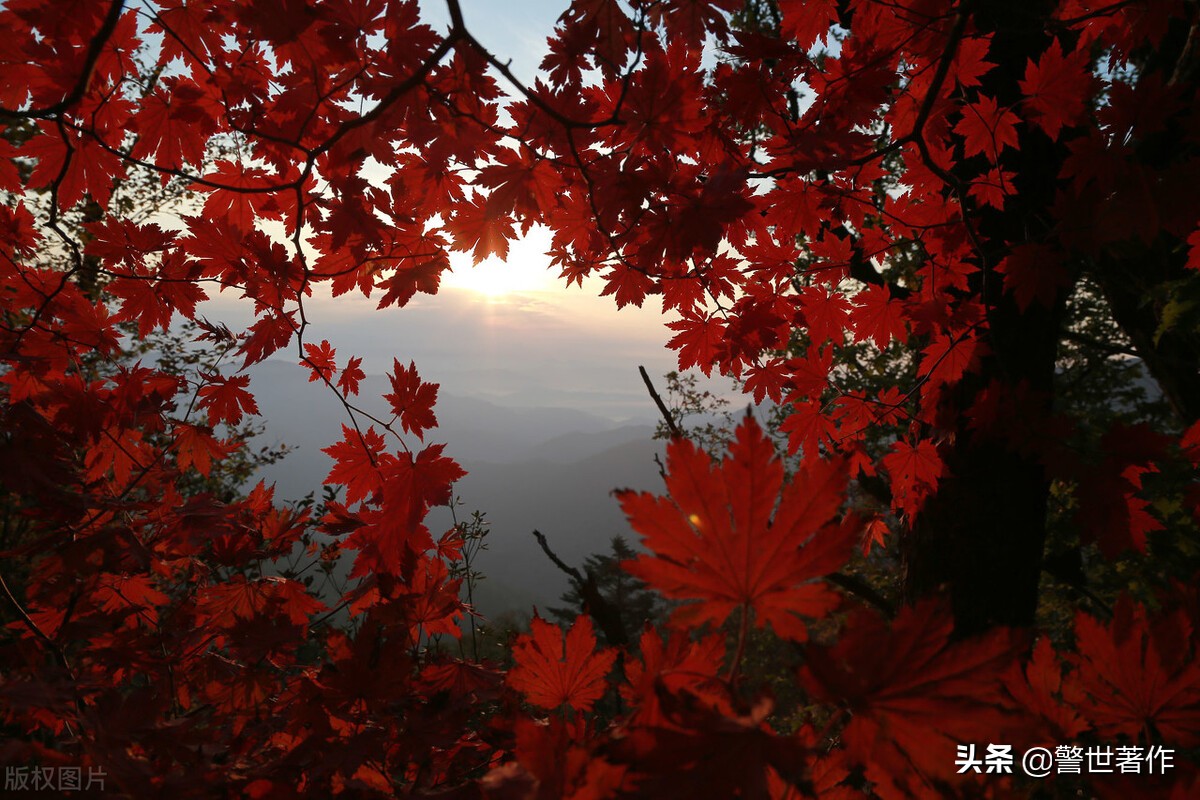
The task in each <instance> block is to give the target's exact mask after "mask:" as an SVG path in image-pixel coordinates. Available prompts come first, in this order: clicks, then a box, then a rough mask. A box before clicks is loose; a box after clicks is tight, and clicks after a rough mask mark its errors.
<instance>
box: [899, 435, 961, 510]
mask: <svg viewBox="0 0 1200 800" xmlns="http://www.w3.org/2000/svg"><path fill="white" fill-rule="evenodd" d="M883 467H884V469H886V470H887V471H888V474H889V475H891V476H892V494H893V497H892V506H893V507H894V508H895V509H896V510H897V511H902V512H904V513H905V514H907V515H908V516H909V517H910V518H911V517H915V516H916V515H917V513H918V512H919V511H920V510H921V507H922V506H923V505H924V504H925V500H926V499H928V498H929V496H930V495H932V494H933V493H934V491H936V489H937V485H938V481H940V480H941V479H942V477H943V476H944V475H945V472H946V467H945V464H943V463H942V457H941V456H940V455H938V451H937V447H936V446H935V445H934V444H933V442H930V441H927V440H924V439H923V440H921V441H919V442H917V443H916V444H915V445H912V444H909V443H908V442H894V443H893V444H892V452H890V453H888V454H887V455H886V456H884V457H883Z"/></svg>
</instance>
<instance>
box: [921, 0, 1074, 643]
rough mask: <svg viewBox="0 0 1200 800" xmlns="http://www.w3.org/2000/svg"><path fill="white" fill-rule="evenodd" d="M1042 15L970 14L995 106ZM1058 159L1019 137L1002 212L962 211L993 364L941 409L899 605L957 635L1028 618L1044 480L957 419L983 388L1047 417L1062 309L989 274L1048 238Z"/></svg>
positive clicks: (979, 8)
mask: <svg viewBox="0 0 1200 800" xmlns="http://www.w3.org/2000/svg"><path fill="white" fill-rule="evenodd" d="M1051 7H1052V4H1050V3H1036V4H1035V3H1025V4H1018V5H1013V4H1011V3H1008V2H982V3H978V4H976V5H975V6H973V7H972V8H973V17H972V22H973V24H974V26H975V28H976V29H977V30H981V31H991V32H994V38H993V40H992V46H991V50H990V53H989V58H988V60H989V61H991V62H993V63H996V64H998V65H999V66H997V67H996V68H995V69H993V70H992V71H991V72H990V73H989V74H988V75H987V76H985V78H984V86H983V87H982V88H981V89H980V93H981V94H986V95H989V96H992V97H995V98H996V99H997V100H998V101H999V103H1000V104H1001V106H1005V105H1014V104H1016V103H1017V102H1018V101H1019V100H1020V97H1021V92H1020V88H1019V86H1018V82H1019V81H1020V79H1021V78H1022V77H1023V76H1024V71H1025V65H1026V64H1027V63H1028V61H1029V59H1030V58H1034V59H1036V58H1037V56H1038V54H1040V53H1041V52H1042V51H1043V50H1044V49H1045V48H1046V46H1047V44H1048V42H1049V36H1048V35H1047V34H1046V33H1045V28H1044V25H1043V14H1045V13H1047V12H1048V11H1049V10H1050V8H1051ZM1024 127H1025V126H1022V128H1024ZM1063 154H1064V151H1063V149H1062V148H1061V147H1059V146H1058V145H1057V144H1056V143H1054V142H1052V141H1050V139H1049V138H1048V137H1046V136H1045V134H1043V133H1042V132H1040V131H1036V130H1026V129H1023V130H1022V131H1021V134H1020V146H1019V151H1011V150H1010V151H1008V152H1007V153H1006V154H1005V156H1004V164H1005V166H1006V168H1008V169H1010V170H1014V171H1015V172H1016V175H1017V177H1016V179H1015V184H1016V191H1015V192H1014V193H1013V194H1011V195H1010V196H1009V197H1008V198H1007V201H1006V204H1005V207H1004V210H1003V211H1002V212H1001V211H996V210H992V209H988V208H984V209H978V208H977V209H975V210H972V211H968V213H969V214H971V219H972V221H973V223H974V225H975V226H976V228H977V230H978V233H979V236H980V239H981V240H982V242H983V243H984V250H985V252H984V253H982V254H980V261H981V266H982V267H983V270H982V272H981V273H980V275H979V280H980V281H981V286H980V289H981V291H982V295H983V297H984V298H985V300H986V302H987V305H988V312H987V326H988V331H987V334H986V337H985V341H986V342H987V344H988V346H989V348H990V350H991V354H990V355H988V356H987V357H985V358H984V359H983V361H982V363H981V365H980V369H979V370H978V373H977V374H975V375H973V376H969V377H968V378H966V379H965V380H964V381H963V382H962V383H961V384H960V385H959V386H958V387H956V390H955V391H954V392H953V396H952V397H950V398H948V399H947V402H946V406H945V407H944V408H943V410H942V411H943V423H944V425H943V427H944V428H945V429H946V430H948V431H949V432H950V433H951V434H952V437H948V439H947V444H945V445H943V447H942V448H941V452H942V455H943V458H944V459H945V461H946V467H947V470H948V473H949V476H948V477H947V478H946V479H945V480H943V482H942V483H941V485H940V486H939V488H938V492H937V494H936V495H935V496H934V497H933V498H931V499H930V501H929V502H928V504H927V505H926V507H925V509H924V510H923V512H922V513H921V515H920V516H919V517H918V518H917V520H916V522H915V524H914V526H913V530H912V531H911V534H910V537H909V540H908V542H907V546H906V548H905V559H906V564H905V589H906V593H907V595H908V599H909V600H915V599H916V598H918V597H921V596H925V595H927V594H931V593H935V592H946V593H948V594H949V596H950V598H951V601H952V604H953V608H954V614H955V620H956V623H957V626H958V629H959V631H960V632H962V633H969V632H972V631H977V630H981V629H984V628H986V627H989V626H992V625H1017V626H1025V625H1030V624H1031V623H1032V622H1033V619H1034V614H1035V612H1036V610H1037V599H1038V583H1039V579H1040V576H1041V564H1042V551H1043V547H1044V543H1045V536H1046V508H1047V502H1048V498H1049V490H1050V481H1049V477H1048V476H1047V475H1046V473H1045V470H1044V468H1043V466H1042V464H1041V462H1040V460H1039V458H1038V456H1037V455H1036V454H1034V453H1030V452H1028V451H1021V450H1019V449H1018V448H1015V447H1013V446H1011V444H1010V442H1008V441H1005V440H1004V439H1003V438H1000V437H999V436H998V435H996V434H995V433H993V432H991V431H987V430H984V431H977V430H972V429H971V427H970V426H969V424H968V418H967V417H966V415H965V413H964V412H966V411H967V410H968V409H969V408H970V407H971V405H972V404H973V403H974V402H975V400H976V399H977V397H978V395H979V393H980V392H981V391H983V390H984V389H987V388H988V387H991V391H1000V392H1002V393H1003V394H1004V395H1005V396H1006V398H1007V399H1008V401H1009V402H1011V403H1013V404H1014V407H1015V413H1016V415H1017V418H1019V419H1027V420H1035V419H1039V418H1044V417H1045V416H1046V414H1047V413H1048V411H1049V408H1050V404H1051V401H1052V394H1053V380H1054V364H1055V353H1056V347H1057V343H1058V337H1059V328H1060V325H1061V320H1062V316H1063V314H1062V307H1063V303H1062V301H1061V299H1060V302H1059V303H1058V304H1057V308H1056V309H1054V310H1050V309H1046V308H1043V307H1041V306H1039V305H1037V304H1036V303H1035V304H1033V305H1031V306H1030V307H1029V308H1027V309H1026V310H1025V311H1021V310H1020V309H1019V308H1018V307H1017V305H1016V304H1015V302H1014V301H1013V299H1012V297H1011V295H1005V293H1004V292H1003V287H1002V281H1001V279H1000V276H999V275H998V274H996V273H995V272H994V271H993V270H994V268H995V266H996V264H997V263H998V262H999V261H1000V260H1002V259H1003V258H1004V257H1005V256H1006V255H1008V253H1009V251H1010V250H1011V248H1012V247H1015V246H1017V245H1020V244H1024V243H1032V242H1038V241H1040V240H1041V239H1042V238H1044V237H1048V236H1049V235H1050V230H1049V227H1050V222H1049V220H1050V213H1049V209H1050V206H1051V204H1052V202H1053V199H1054V191H1055V178H1056V176H1057V175H1058V174H1059V168H1060V166H1061V163H1062V158H1063ZM977 171H978V165H977V164H972V165H963V166H962V167H961V168H960V169H959V170H958V175H959V177H960V178H968V177H971V176H973V175H974V174H975V173H976V172H977Z"/></svg>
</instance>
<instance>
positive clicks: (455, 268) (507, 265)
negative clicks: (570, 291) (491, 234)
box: [442, 228, 562, 301]
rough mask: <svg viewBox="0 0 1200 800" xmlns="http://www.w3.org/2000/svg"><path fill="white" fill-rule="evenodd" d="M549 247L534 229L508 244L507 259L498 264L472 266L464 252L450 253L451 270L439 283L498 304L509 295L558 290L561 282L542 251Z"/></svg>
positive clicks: (547, 239)
mask: <svg viewBox="0 0 1200 800" xmlns="http://www.w3.org/2000/svg"><path fill="white" fill-rule="evenodd" d="M549 244H550V235H549V232H548V231H547V230H546V229H544V228H540V229H539V228H534V229H533V230H531V231H530V232H529V234H528V235H527V236H523V237H520V238H518V239H517V240H515V241H514V242H512V246H511V249H510V250H509V253H508V258H507V259H505V260H503V261H501V260H500V259H498V258H495V257H493V258H489V259H487V260H486V261H483V262H482V263H480V264H474V265H473V264H472V263H471V256H470V255H469V254H467V253H453V254H452V255H451V257H450V269H451V271H450V272H449V273H447V274H445V275H444V276H443V277H442V284H443V285H444V286H446V287H450V288H455V289H467V290H469V291H472V292H476V293H478V294H481V295H483V296H485V297H487V298H488V299H490V300H494V301H500V300H502V299H504V298H505V297H506V296H507V295H510V294H513V293H518V292H519V293H529V292H552V291H556V290H559V289H560V288H561V286H562V282H561V281H559V280H558V278H557V275H558V273H557V271H556V270H553V269H551V267H550V259H549V258H548V257H547V256H546V249H547V247H548V246H549Z"/></svg>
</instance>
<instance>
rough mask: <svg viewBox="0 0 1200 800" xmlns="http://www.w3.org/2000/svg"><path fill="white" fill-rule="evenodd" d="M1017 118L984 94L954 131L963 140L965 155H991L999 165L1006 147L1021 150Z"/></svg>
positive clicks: (966, 111)
mask: <svg viewBox="0 0 1200 800" xmlns="http://www.w3.org/2000/svg"><path fill="white" fill-rule="evenodd" d="M1018 122H1020V120H1019V119H1018V118H1017V115H1016V114H1014V113H1012V112H1011V111H1009V110H1008V109H1007V108H1000V107H999V106H998V105H997V103H996V101H995V100H993V99H992V98H990V97H988V96H987V95H982V96H980V98H979V99H978V100H976V101H975V102H974V103H971V104H970V105H968V106H966V107H965V108H963V115H962V119H960V120H959V121H958V124H957V125H955V126H954V132H955V133H957V134H958V135H959V136H962V137H963V155H965V156H967V157H968V158H970V157H971V156H975V155H984V156H987V159H988V160H989V161H991V162H992V163H993V164H995V163H996V162H997V161H998V160H999V158H1000V151H1002V150H1004V149H1005V148H1006V147H1012V148H1016V147H1017V128H1016V125H1017V123H1018Z"/></svg>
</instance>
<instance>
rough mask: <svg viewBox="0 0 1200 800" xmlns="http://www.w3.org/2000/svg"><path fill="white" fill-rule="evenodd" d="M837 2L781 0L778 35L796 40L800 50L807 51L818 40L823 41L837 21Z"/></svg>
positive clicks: (826, 0) (833, 0)
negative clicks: (781, 18)
mask: <svg viewBox="0 0 1200 800" xmlns="http://www.w3.org/2000/svg"><path fill="white" fill-rule="evenodd" d="M837 9H838V4H837V0H781V1H780V3H779V11H780V13H782V14H783V22H782V23H780V33H782V34H783V35H785V36H790V37H791V38H793V39H795V40H796V44H797V45H798V46H799V47H800V49H802V50H807V49H808V48H810V47H812V46H813V44H814V43H815V42H816V41H817V40H818V39H820V40H821V41H825V39H826V38H827V37H828V35H829V28H830V27H831V26H832V25H834V24H835V23H836V22H837V19H838V10H837Z"/></svg>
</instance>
